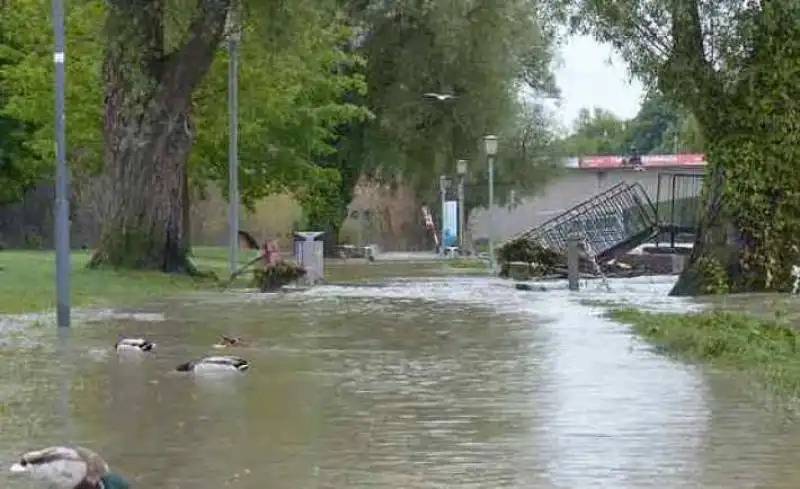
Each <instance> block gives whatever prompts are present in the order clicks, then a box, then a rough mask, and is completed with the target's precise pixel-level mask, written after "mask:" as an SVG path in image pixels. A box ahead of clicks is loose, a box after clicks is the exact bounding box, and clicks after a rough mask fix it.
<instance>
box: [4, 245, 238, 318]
mask: <svg viewBox="0 0 800 489" xmlns="http://www.w3.org/2000/svg"><path fill="white" fill-rule="evenodd" d="M194 255H195V256H194V261H195V263H196V264H197V266H198V267H199V268H200V269H201V270H202V271H213V272H214V273H216V274H217V275H218V276H219V277H221V278H223V279H224V278H225V277H227V276H228V262H227V254H226V250H225V249H224V248H217V249H215V248H198V249H196V250H195V251H194ZM89 256H90V255H89V252H79V251H76V252H73V254H72V257H71V265H72V274H71V281H70V288H71V298H72V305H73V306H75V307H90V306H96V307H110V306H117V307H125V306H132V305H136V304H139V303H142V302H145V301H147V300H148V299H151V298H156V297H164V296H167V295H174V294H179V293H181V292H187V291H191V290H200V289H211V288H214V287H217V285H216V283H215V281H213V280H211V279H206V280H198V279H192V278H190V277H186V276H171V275H166V274H163V273H157V272H133V271H114V270H88V269H87V268H86V263H87V262H88V260H89ZM252 256H253V254H252V253H245V252H242V253H240V256H239V262H240V263H246V262H247V260H248V259H250V257H252ZM0 268H2V270H0V314H16V313H23V312H35V311H42V310H47V309H52V308H54V307H55V254H54V253H53V252H48V251H8V250H4V251H0ZM249 278H250V276H249V275H248V274H244V279H243V280H244V281H246V280H249Z"/></svg>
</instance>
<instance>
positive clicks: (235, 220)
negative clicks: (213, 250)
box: [225, 6, 241, 275]
mask: <svg viewBox="0 0 800 489" xmlns="http://www.w3.org/2000/svg"><path fill="white" fill-rule="evenodd" d="M237 14H238V12H237V11H236V8H235V7H234V6H231V7H230V10H228V17H227V18H226V19H225V32H227V33H228V54H229V58H228V246H229V247H230V249H229V250H228V259H229V261H230V269H231V275H233V274H234V273H236V270H237V269H238V268H239V264H238V263H237V260H236V252H237V250H238V248H239V159H238V154H239V125H238V120H239V94H238V86H239V66H238V65H239V59H238V49H237V48H238V44H239V41H240V40H241V30H240V29H241V25H240V24H239V19H238V15H237Z"/></svg>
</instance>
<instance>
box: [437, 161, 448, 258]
mask: <svg viewBox="0 0 800 489" xmlns="http://www.w3.org/2000/svg"><path fill="white" fill-rule="evenodd" d="M446 185H447V177H446V176H444V175H442V176H440V177H439V194H440V196H441V201H442V202H441V204H442V205H441V208H442V217H441V221H442V228H441V229H440V230H439V232H440V233H441V235H442V239H441V240H440V241H439V253H441V254H444V251H445V237H444V228H445V226H446V223H445V220H444V219H445V210H444V206H445V201H446V199H447V186H446Z"/></svg>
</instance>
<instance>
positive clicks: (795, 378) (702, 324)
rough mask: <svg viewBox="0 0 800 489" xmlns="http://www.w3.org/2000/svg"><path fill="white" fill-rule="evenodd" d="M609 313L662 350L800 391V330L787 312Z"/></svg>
mask: <svg viewBox="0 0 800 489" xmlns="http://www.w3.org/2000/svg"><path fill="white" fill-rule="evenodd" d="M608 316H609V317H610V318H612V319H614V320H617V321H619V322H622V323H625V324H629V325H631V327H632V328H633V330H634V332H636V333H637V334H639V335H640V336H641V337H643V338H644V339H646V340H647V341H649V342H650V343H651V344H653V345H654V346H655V347H656V348H657V349H658V350H659V351H661V352H664V353H668V354H671V355H674V356H677V357H679V358H683V359H687V360H691V361H697V362H701V363H710V364H714V365H718V366H721V367H724V368H728V369H735V370H739V371H741V372H744V373H746V374H749V375H752V376H753V377H754V378H755V379H756V380H757V381H758V382H759V383H760V384H762V385H763V386H764V387H767V388H769V389H770V390H774V391H775V392H776V393H779V394H782V395H789V396H791V397H792V398H794V399H797V397H798V395H800V356H798V351H797V350H798V339H800V332H799V331H798V330H796V329H794V328H792V327H791V323H790V322H789V321H787V320H786V319H785V316H782V315H776V316H774V317H771V318H770V317H763V316H752V315H748V314H742V313H735V312H727V311H726V312H722V311H714V312H704V313H699V314H688V315H687V314H663V313H651V312H642V311H638V310H635V309H611V310H610V311H609V312H608Z"/></svg>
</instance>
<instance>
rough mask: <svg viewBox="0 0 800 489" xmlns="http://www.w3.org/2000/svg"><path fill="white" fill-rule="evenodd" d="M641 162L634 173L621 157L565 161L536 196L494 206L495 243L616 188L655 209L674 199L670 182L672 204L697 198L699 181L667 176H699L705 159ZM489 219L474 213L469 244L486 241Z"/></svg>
mask: <svg viewBox="0 0 800 489" xmlns="http://www.w3.org/2000/svg"><path fill="white" fill-rule="evenodd" d="M641 159H642V162H641V165H640V166H637V167H632V166H630V165H627V164H625V160H624V158H623V157H620V156H597V157H585V158H580V159H577V158H574V159H571V160H569V161H568V162H567V164H566V166H567V168H566V171H565V173H564V174H563V175H562V176H561V177H560V178H558V179H557V180H555V181H553V182H552V183H551V184H550V185H549V186H548V187H547V188H545V189H544V190H543V191H541V192H540V193H539V194H538V195H535V196H533V197H529V198H527V199H525V200H524V201H523V202H522V203H521V204H520V205H518V206H516V207H513V208H507V207H500V206H495V208H494V209H493V212H492V213H491V216H492V222H493V223H494V226H493V227H494V229H493V233H494V237H495V239H496V240H498V241H502V240H505V239H507V238H510V237H511V236H513V235H515V234H517V233H520V232H522V231H527V230H529V229H531V228H533V227H536V226H538V225H540V224H542V223H544V222H545V221H547V220H549V219H551V218H554V217H556V216H558V215H559V214H561V213H563V212H565V211H567V210H569V209H570V208H571V207H573V206H575V205H577V204H579V203H581V202H583V201H585V200H587V199H589V198H591V197H593V196H594V195H597V194H599V193H601V192H603V191H605V190H607V189H609V188H611V187H613V186H614V185H617V184H618V183H620V182H627V183H634V182H636V183H639V184H640V185H642V187H644V189H645V191H646V192H647V195H648V196H649V197H650V199H651V200H652V201H653V202H654V203H656V201H661V202H665V201H669V200H671V199H672V188H673V180H675V183H674V184H675V187H676V190H675V196H676V198H687V197H694V196H696V195H698V193H699V190H700V179H699V178H680V177H678V178H676V179H673V178H672V177H671V175H673V174H678V175H695V176H698V175H702V174H703V173H704V171H705V158H704V156H703V155H699V154H681V155H648V156H643V157H642V158H641ZM501 164H502V163H501ZM659 175H661V177H659ZM659 179H660V180H661V185H660V187H661V188H660V192H659ZM489 215H490V214H489V213H488V212H487V211H486V210H485V209H478V210H476V211H474V212H473V213H472V215H471V216H470V220H469V222H470V231H471V233H472V239H473V240H476V239H482V238H487V237H488V236H489V232H488V230H489V229H488V223H489V220H488V216H489Z"/></svg>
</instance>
